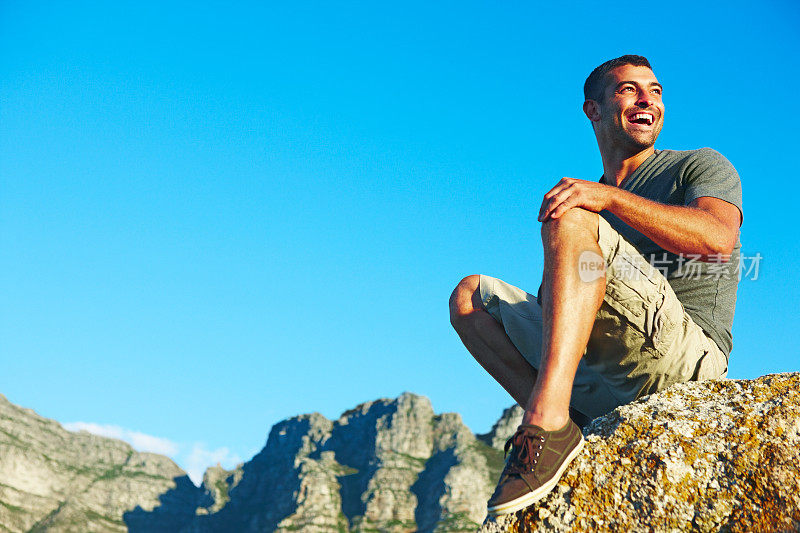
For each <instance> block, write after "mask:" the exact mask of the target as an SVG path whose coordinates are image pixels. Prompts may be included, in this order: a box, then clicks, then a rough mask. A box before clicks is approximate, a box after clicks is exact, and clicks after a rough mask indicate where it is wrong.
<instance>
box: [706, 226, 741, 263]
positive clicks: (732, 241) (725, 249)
mask: <svg viewBox="0 0 800 533" xmlns="http://www.w3.org/2000/svg"><path fill="white" fill-rule="evenodd" d="M738 240H739V234H738V233H736V234H733V235H730V234H721V235H717V236H716V238H713V239H709V240H708V242H707V243H706V245H707V247H708V252H707V253H706V254H704V255H705V256H706V258H707V260H708V261H713V262H722V263H727V262H728V261H730V259H731V256H732V255H733V249H734V248H736V243H737V241H738Z"/></svg>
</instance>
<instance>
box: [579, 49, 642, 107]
mask: <svg viewBox="0 0 800 533" xmlns="http://www.w3.org/2000/svg"><path fill="white" fill-rule="evenodd" d="M622 65H633V66H634V67H647V68H649V69H650V70H653V67H651V66H650V62H649V61H648V60H647V58H646V57H644V56H635V55H624V56H621V57H618V58H616V59H610V60H608V61H606V62H605V63H603V64H602V65H600V66H599V67H597V68H596V69H594V70H593V71H592V73H591V74H589V77H588V78H586V83H584V84H583V96H584V98H585V99H586V100H596V101H600V100H602V98H603V87H604V84H603V81H604V80H605V77H606V74H608V73H609V72H611V71H612V70H614V69H615V68H617V67H621V66H622Z"/></svg>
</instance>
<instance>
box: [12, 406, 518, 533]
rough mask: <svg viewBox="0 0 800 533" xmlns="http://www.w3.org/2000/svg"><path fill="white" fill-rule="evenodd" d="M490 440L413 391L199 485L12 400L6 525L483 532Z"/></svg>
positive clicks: (297, 426) (272, 447)
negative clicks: (485, 439)
mask: <svg viewBox="0 0 800 533" xmlns="http://www.w3.org/2000/svg"><path fill="white" fill-rule="evenodd" d="M506 425H507V424H506ZM503 427H505V426H503ZM490 433H491V432H490ZM487 435H488V434H487ZM479 437H481V436H476V435H475V434H473V433H472V432H471V431H470V430H469V428H467V427H466V426H465V425H464V424H463V422H462V420H461V417H460V415H459V414H457V413H441V414H436V413H435V412H434V411H433V407H432V406H431V404H430V400H428V399H427V398H425V397H423V396H419V395H416V394H413V393H408V392H406V393H403V394H401V395H400V396H399V397H397V398H394V399H391V398H381V399H378V400H373V401H369V402H364V403H361V404H359V405H358V406H356V407H354V408H352V409H348V410H347V411H345V412H344V413H342V414H341V415H340V416H339V418H338V419H336V420H329V419H327V418H326V417H324V416H323V415H321V414H320V413H308V414H303V415H298V416H295V417H291V418H288V419H285V420H283V421H281V422H279V423H277V424H275V425H274V426H273V427H272V428H271V430H270V432H269V436H268V438H267V444H266V445H265V446H264V448H263V449H262V450H261V451H260V452H259V453H257V454H256V455H255V456H253V458H251V459H250V460H249V461H245V462H243V463H241V464H239V465H237V466H236V467H235V468H232V469H230V470H226V469H224V468H222V467H220V466H212V467H210V468H208V469H207V470H206V472H205V474H204V476H203V483H202V484H201V485H200V487H196V486H195V485H193V484H192V483H191V481H190V480H189V478H188V476H187V474H186V472H184V471H183V470H182V469H180V467H178V466H177V465H176V464H175V463H174V462H173V461H172V460H171V459H169V458H167V457H164V456H161V455H159V454H153V453H149V452H138V451H136V450H135V449H134V448H133V447H132V446H131V445H130V444H128V443H126V442H125V441H122V440H118V439H113V438H110V437H100V436H97V435H94V434H92V433H89V432H87V431H85V430H84V431H79V432H70V431H67V430H66V429H64V428H63V426H61V425H60V424H59V423H58V422H56V421H54V420H50V419H47V418H44V417H41V416H40V415H38V414H37V413H36V412H35V411H33V410H31V409H28V408H23V407H19V406H16V405H14V404H12V403H11V402H9V401H8V400H7V398H5V396H2V395H0V452H2V453H0V525H2V526H3V527H4V528H5V529H7V530H10V531H30V530H48V531H49V530H52V531H71V530H75V529H74V528H76V527H78V524H83V526H81V527H83V529H81V530H84V531H125V530H129V531H187V532H200V531H229V530H231V528H234V529H235V530H240V531H271V530H295V529H298V528H299V529H303V530H308V531H313V530H319V531H322V530H325V531H329V530H332V529H335V530H337V531H347V530H354V531H358V530H366V529H381V530H387V531H412V530H419V531H456V530H464V529H470V530H474V529H475V528H477V527H478V525H479V524H480V523H481V521H482V520H483V517H484V515H485V502H486V498H488V495H489V493H490V492H491V490H492V489H493V484H494V479H493V478H495V477H496V475H497V474H499V468H501V466H502V458H501V457H502V454H501V452H499V451H498V450H496V449H494V448H492V447H491V446H490V445H489V444H487V443H486V442H484V441H483V440H481V439H480V438H479ZM45 479H50V480H54V482H55V485H53V483H49V484H48V483H46V482H45ZM23 502H27V503H26V504H25V505H23ZM263 502H269V505H268V506H265V505H263ZM84 526H85V527H84ZM78 529H80V528H78Z"/></svg>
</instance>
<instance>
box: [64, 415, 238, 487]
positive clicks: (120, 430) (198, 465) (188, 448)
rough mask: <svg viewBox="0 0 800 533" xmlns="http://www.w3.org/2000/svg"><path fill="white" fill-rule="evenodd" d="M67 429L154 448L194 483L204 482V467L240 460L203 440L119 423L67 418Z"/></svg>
mask: <svg viewBox="0 0 800 533" xmlns="http://www.w3.org/2000/svg"><path fill="white" fill-rule="evenodd" d="M63 426H64V429H66V430H67V431H82V430H83V431H88V432H89V433H92V434H94V435H100V436H101V437H110V438H113V439H120V440H124V441H125V442H127V443H128V444H130V445H131V446H133V447H134V448H135V449H136V450H138V451H140V452H153V453H158V454H161V455H166V456H168V457H169V458H171V459H172V460H173V461H175V462H176V463H177V464H178V465H179V466H180V467H181V468H183V469H184V470H185V471H186V473H187V474H189V478H190V479H191V480H192V481H193V482H194V484H195V485H198V486H199V485H200V483H202V482H203V473H204V472H205V471H206V468H208V467H209V466H212V465H216V464H220V465H221V466H222V467H223V468H226V469H230V468H233V467H234V466H236V465H237V464H238V463H241V462H242V459H241V457H240V456H239V455H238V454H235V453H232V452H231V451H230V450H229V449H228V448H227V447H221V448H216V449H214V450H209V449H208V447H207V446H206V444H205V443H203V442H195V443H193V444H191V445H185V444H178V443H176V442H173V441H171V440H169V439H165V438H163V437H156V436H153V435H148V434H146V433H142V432H140V431H134V430H131V429H127V428H124V427H121V426H115V425H110V424H95V423H94V422H68V423H66V424H63Z"/></svg>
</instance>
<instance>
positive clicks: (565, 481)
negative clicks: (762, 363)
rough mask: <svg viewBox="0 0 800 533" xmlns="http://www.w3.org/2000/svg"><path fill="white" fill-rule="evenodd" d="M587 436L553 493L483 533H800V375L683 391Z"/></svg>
mask: <svg viewBox="0 0 800 533" xmlns="http://www.w3.org/2000/svg"><path fill="white" fill-rule="evenodd" d="M584 435H585V437H586V440H587V446H586V447H585V450H584V452H583V453H582V454H581V455H580V456H579V457H578V458H577V459H576V460H575V462H574V463H573V464H572V465H571V466H570V468H569V469H568V470H567V472H566V473H565V474H564V476H563V478H562V479H561V481H560V482H559V484H558V485H557V486H556V489H555V490H554V491H553V492H552V493H550V494H549V495H548V496H547V497H546V498H544V499H543V500H541V501H540V502H538V503H537V504H535V505H533V506H531V507H529V508H527V509H525V510H522V511H519V512H517V513H516V514H513V515H509V516H505V517H500V518H498V519H496V520H495V519H488V520H487V521H486V522H485V523H484V526H483V529H482V531H483V532H497V531H506V530H520V531H609V530H611V531H797V530H800V457H799V456H798V450H800V373H786V374H772V375H767V376H763V377H761V378H758V379H755V380H719V381H704V382H693V383H684V384H679V385H674V386H672V387H670V388H668V389H667V390H665V391H662V392H660V393H658V394H653V395H651V396H647V397H644V398H641V399H640V400H638V401H636V402H634V403H631V404H629V405H625V406H622V407H619V408H617V409H615V410H614V411H613V412H611V413H609V414H608V415H606V416H603V417H601V418H598V419H596V420H594V421H593V422H592V424H591V425H590V426H588V427H587V428H586V430H585V431H584Z"/></svg>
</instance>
